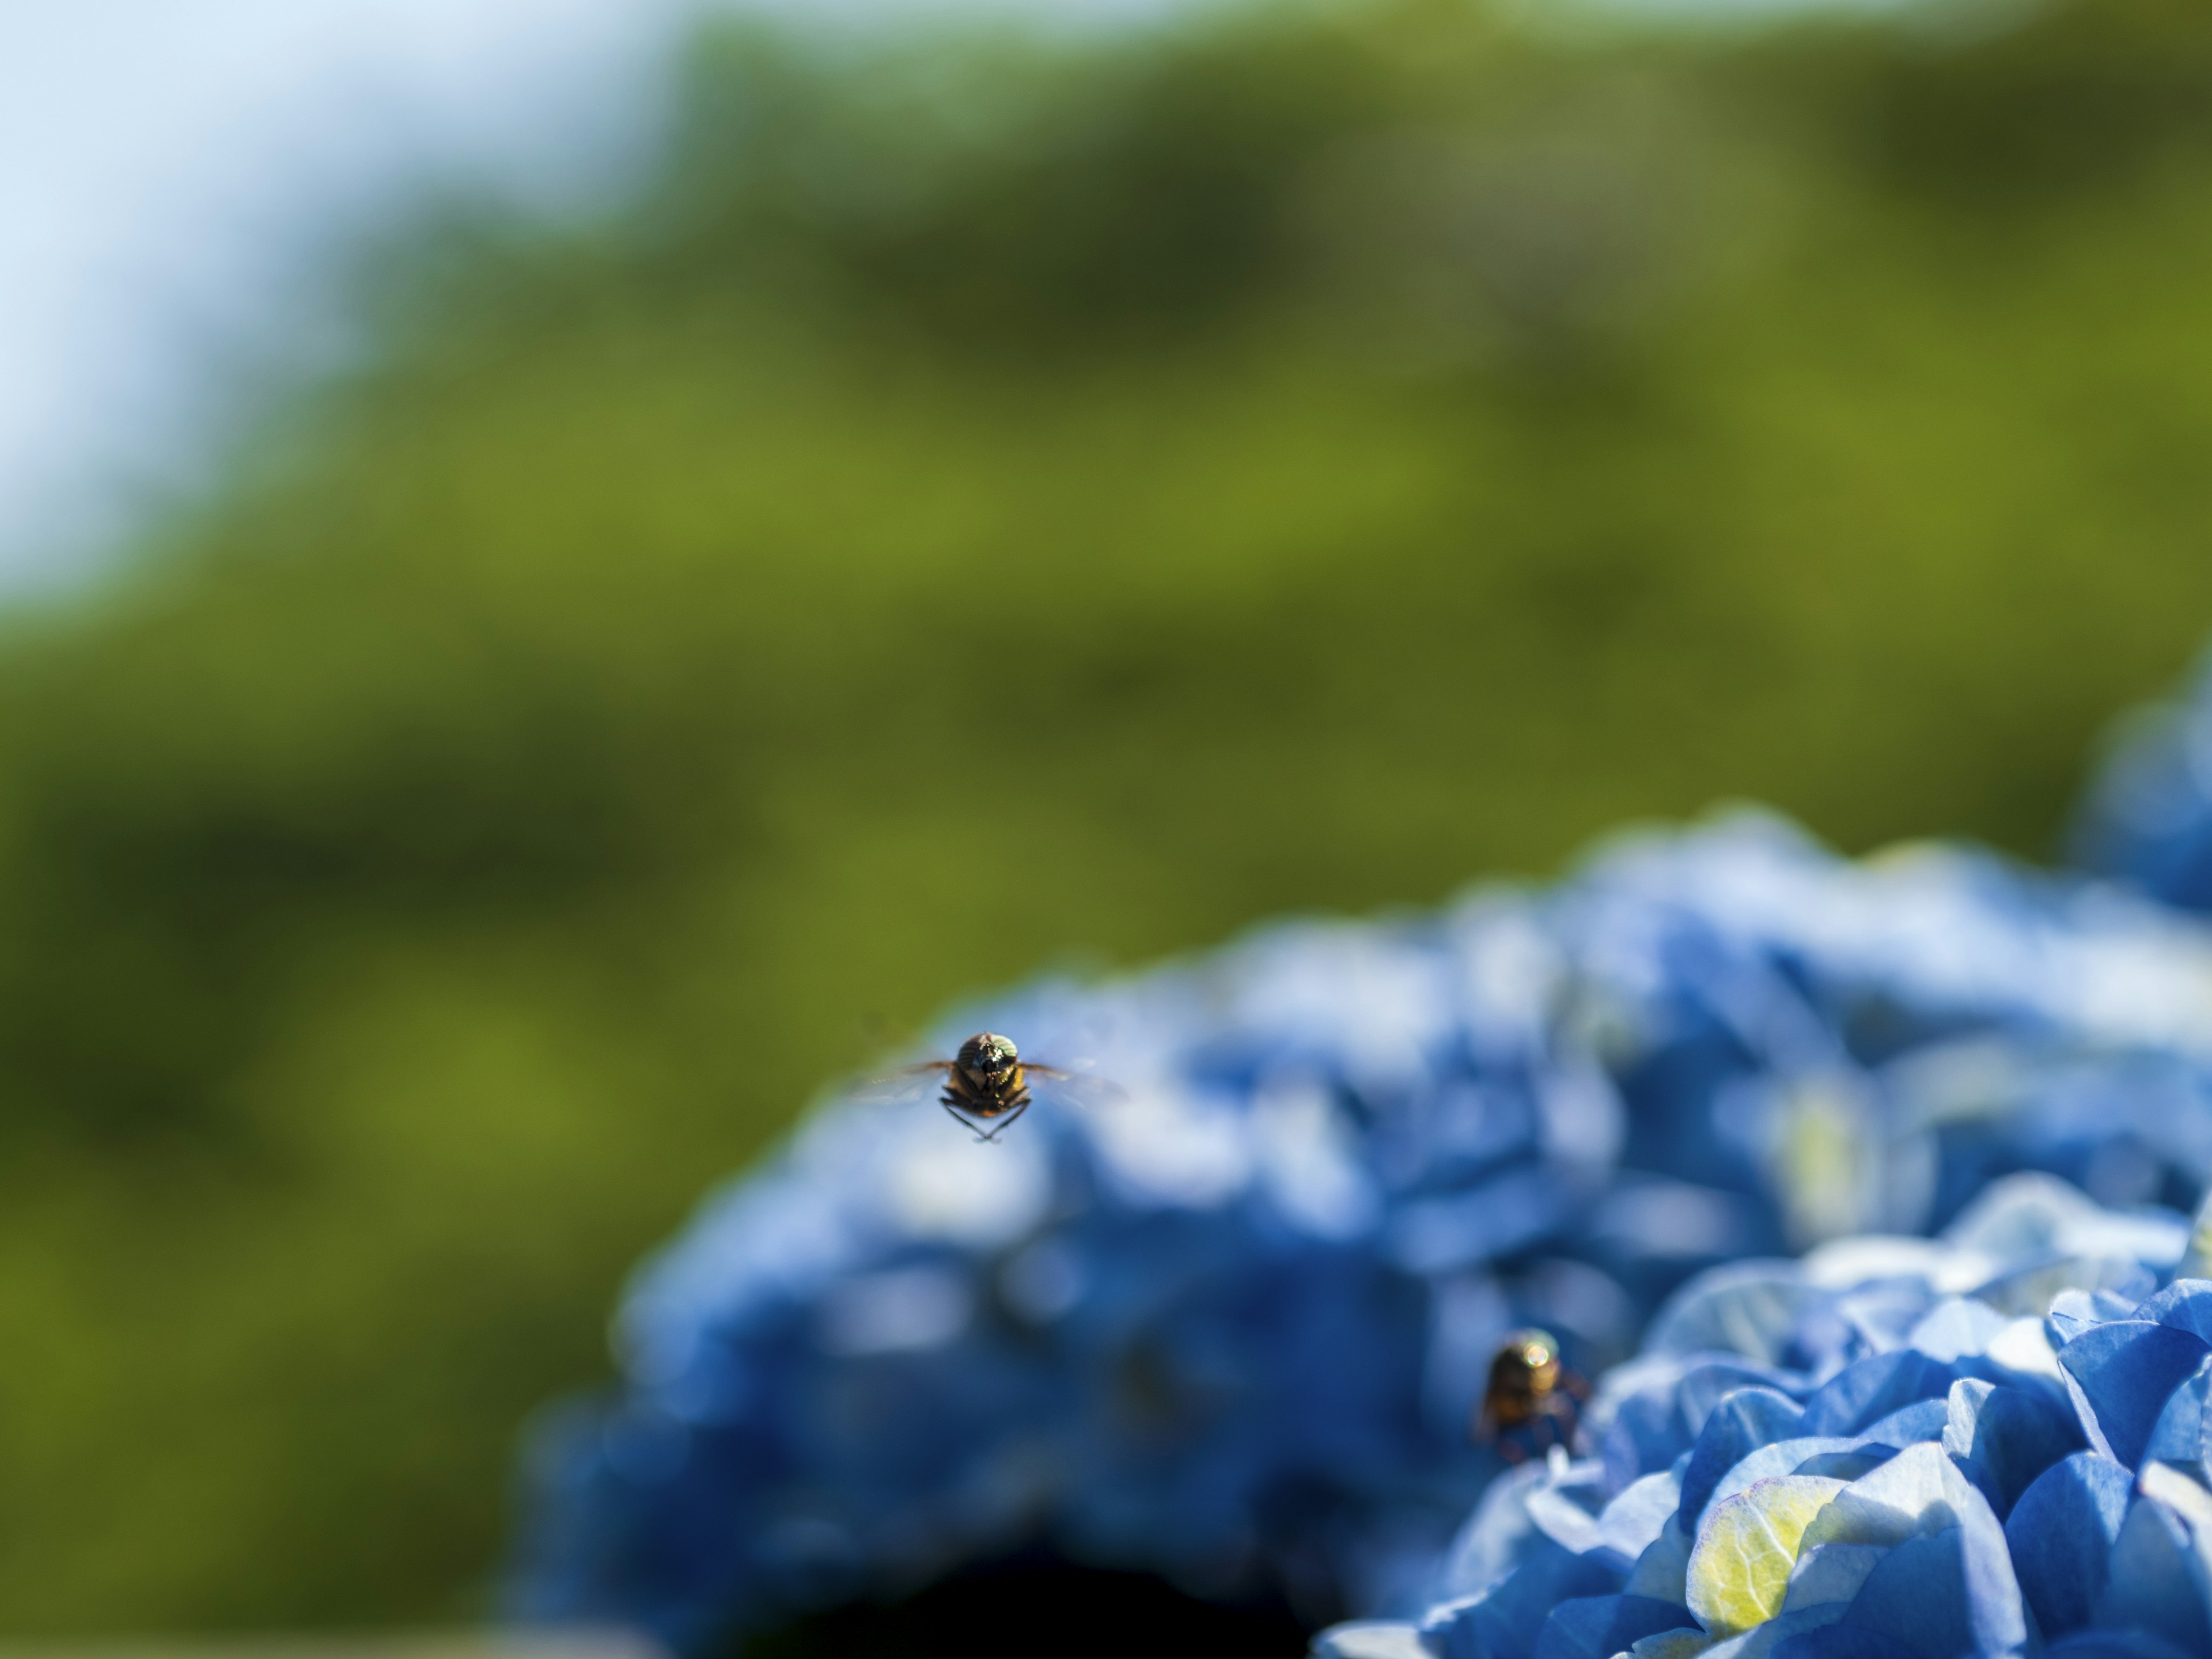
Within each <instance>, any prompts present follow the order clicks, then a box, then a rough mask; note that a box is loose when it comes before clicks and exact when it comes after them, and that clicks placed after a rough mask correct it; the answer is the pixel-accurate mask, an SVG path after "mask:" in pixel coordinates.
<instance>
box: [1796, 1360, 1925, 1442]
mask: <svg viewBox="0 0 2212 1659" xmlns="http://www.w3.org/2000/svg"><path fill="white" fill-rule="evenodd" d="M1958 1376H1959V1373H1958V1372H1957V1371H1956V1370H1954V1369H1953V1368H1952V1367H1951V1366H1949V1365H1947V1364H1944V1363H1943V1362H1942V1360H1940V1359H1930V1358H1929V1357H1928V1356H1927V1355H1926V1354H1924V1353H1916V1352H1913V1351H1912V1350H1911V1349H1910V1348H1904V1349H1899V1351H1898V1352H1894V1353H1878V1354H1870V1355H1869V1356H1868V1357H1867V1358H1864V1359H1862V1360H1859V1361H1858V1362H1857V1364H1850V1365H1846V1366H1845V1367H1844V1369H1843V1370H1841V1371H1838V1373H1837V1374H1836V1375H1835V1376H1832V1377H1831V1378H1829V1379H1828V1381H1827V1382H1826V1383H1823V1384H1822V1385H1821V1386H1820V1389H1817V1390H1816V1391H1815V1392H1814V1395H1813V1397H1812V1398H1811V1399H1810V1400H1808V1401H1806V1402H1805V1420H1804V1423H1803V1425H1802V1427H1803V1430H1804V1432H1806V1433H1807V1434H1819V1435H1850V1434H1858V1433H1861V1432H1863V1431H1864V1430H1865V1428H1866V1425H1868V1424H1869V1423H1876V1422H1879V1421H1881V1419H1883V1418H1885V1417H1887V1416H1888V1415H1889V1414H1890V1413H1892V1412H1893V1411H1896V1410H1898V1409H1899V1407H1904V1406H1909V1405H1911V1404H1912V1403H1913V1402H1914V1401H1917V1400H1940V1399H1942V1397H1943V1396H1944V1395H1947V1394H1948V1393H1949V1392H1950V1390H1951V1384H1952V1383H1954V1382H1955V1381H1956V1380H1957V1379H1958Z"/></svg>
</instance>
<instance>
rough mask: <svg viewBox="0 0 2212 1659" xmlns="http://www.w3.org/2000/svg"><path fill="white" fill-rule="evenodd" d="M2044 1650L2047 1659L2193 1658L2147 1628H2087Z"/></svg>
mask: <svg viewBox="0 0 2212 1659" xmlns="http://www.w3.org/2000/svg"><path fill="white" fill-rule="evenodd" d="M2043 1651H2044V1655H2045V1659H2191V1655H2189V1654H2186V1653H2184V1652H2183V1651H2182V1650H2180V1649H2179V1648H2178V1647H2176V1646H2174V1645H2173V1644H2172V1643H2171V1642H2169V1641H2167V1640H2166V1638H2164V1637H2161V1636H2153V1635H2152V1634H2151V1633H2150V1632H2148V1631H2147V1630H2085V1631H2082V1632H2080V1633H2079V1634H2078V1635H2074V1636H2069V1637H2068V1638H2066V1639H2065V1640H2064V1641H2063V1642H2054V1643H2052V1644H2051V1645H2050V1646H2049V1647H2047V1648H2045V1649H2044V1650H2043Z"/></svg>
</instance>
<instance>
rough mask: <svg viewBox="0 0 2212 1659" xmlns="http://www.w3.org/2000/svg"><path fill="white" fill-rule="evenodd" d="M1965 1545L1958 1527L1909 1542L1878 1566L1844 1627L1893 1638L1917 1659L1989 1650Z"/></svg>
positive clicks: (1944, 1658)
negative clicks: (1978, 1620)
mask: <svg viewBox="0 0 2212 1659" xmlns="http://www.w3.org/2000/svg"><path fill="white" fill-rule="evenodd" d="M1960 1541H1961V1540H1960V1532H1959V1529H1958V1528H1955V1527H1954V1528H1946V1529H1944V1530H1943V1531H1942V1532H1936V1533H1923V1534H1920V1535H1919V1536H1918V1537H1917V1538H1908V1539H1906V1540H1905V1541H1904V1542H1903V1543H1902V1544H1899V1546H1897V1547H1896V1548H1894V1549H1893V1550H1891V1551H1890V1552H1889V1553H1887V1554H1886V1555H1884V1556H1883V1557H1882V1558H1881V1560H1880V1561H1878V1562H1876V1563H1875V1568H1874V1571H1872V1572H1870V1573H1869V1574H1868V1575H1867V1580H1866V1583H1864V1584H1863V1585H1861V1586H1860V1588H1859V1593H1858V1594H1857V1595H1856V1596H1854V1597H1852V1599H1851V1604H1850V1607H1849V1609H1848V1610H1846V1611H1845V1613H1844V1616H1843V1619H1842V1620H1841V1621H1840V1622H1842V1623H1843V1624H1845V1625H1850V1626H1857V1628H1859V1629H1861V1630H1869V1631H1872V1632H1875V1634H1876V1635H1878V1636H1883V1637H1887V1638H1888V1639H1889V1640H1891V1641H1892V1642H1894V1643H1895V1644H1898V1645H1899V1647H1902V1648H1904V1649H1905V1650H1907V1651H1908V1652H1910V1653H1911V1654H1913V1655H1914V1656H1915V1659H1958V1656H1960V1654H1965V1653H1972V1652H1978V1651H1983V1652H1985V1651H1987V1650H1986V1649H1983V1648H1980V1647H1979V1646H1978V1644H1977V1642H1976V1640H1975V1631H1974V1627H1973V1622H1972V1606H1971V1601H1972V1592H1971V1591H1970V1589H1969V1588H1968V1585H1967V1582H1966V1560H1965V1559H1964V1555H1963V1553H1962V1551H1961V1549H1960Z"/></svg>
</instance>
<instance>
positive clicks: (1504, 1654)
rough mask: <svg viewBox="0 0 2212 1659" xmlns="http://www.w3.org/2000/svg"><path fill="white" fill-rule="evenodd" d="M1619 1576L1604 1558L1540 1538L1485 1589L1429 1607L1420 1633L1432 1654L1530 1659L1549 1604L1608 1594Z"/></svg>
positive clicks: (1444, 1658) (1443, 1658) (1456, 1658)
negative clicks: (1580, 1552) (1520, 1560)
mask: <svg viewBox="0 0 2212 1659" xmlns="http://www.w3.org/2000/svg"><path fill="white" fill-rule="evenodd" d="M1621 1578H1622V1574H1621V1573H1620V1572H1619V1571H1617V1570H1615V1569H1614V1568H1613V1567H1611V1566H1609V1565H1607V1564H1606V1563H1605V1562H1604V1561H1601V1560H1598V1559H1593V1558H1592V1557H1589V1556H1585V1555H1576V1554H1574V1553H1571V1552H1570V1551H1567V1550H1563V1549H1561V1548H1560V1547H1559V1546H1558V1545H1557V1544H1555V1543H1553V1541H1551V1540H1550V1539H1548V1538H1539V1539H1537V1540H1536V1541H1535V1542H1534V1544H1533V1545H1532V1546H1531V1547H1530V1548H1529V1550H1528V1554H1527V1556H1526V1557H1525V1558H1524V1559H1522V1563H1521V1565H1519V1567H1517V1568H1516V1569H1515V1571H1512V1572H1510V1573H1509V1574H1507V1575H1506V1576H1505V1577H1504V1578H1502V1579H1500V1580H1499V1581H1498V1583H1495V1584H1492V1586H1490V1588H1489V1589H1486V1590H1483V1591H1482V1592H1480V1594H1479V1595H1471V1596H1466V1597H1463V1598H1462V1599H1461V1600H1458V1601H1446V1602H1444V1603H1443V1604H1442V1605H1441V1606H1439V1607H1433V1608H1431V1610H1430V1612H1429V1614H1428V1616H1427V1617H1426V1618H1425V1619H1424V1620H1422V1621H1421V1637H1422V1639H1423V1641H1425V1643H1426V1644H1428V1646H1429V1649H1430V1650H1431V1652H1433V1653H1435V1654H1436V1655H1437V1659H1534V1654H1535V1648H1536V1638H1537V1637H1538V1636H1539V1635H1540V1634H1541V1632H1542V1631H1543V1628H1544V1621H1545V1620H1546V1619H1547V1618H1549V1617H1550V1616H1551V1612H1552V1609H1553V1607H1557V1606H1559V1603H1560V1602H1562V1601H1571V1600H1573V1599H1574V1598H1576V1597H1577V1596H1585V1595H1610V1594H1612V1593H1613V1592H1615V1591H1617V1590H1619V1589H1620V1585H1621Z"/></svg>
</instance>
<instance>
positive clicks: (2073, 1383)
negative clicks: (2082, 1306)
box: [2058, 1319, 2212, 1468]
mask: <svg viewBox="0 0 2212 1659" xmlns="http://www.w3.org/2000/svg"><path fill="white" fill-rule="evenodd" d="M2207 1352H2212V1349H2208V1348H2207V1347H2206V1346H2205V1343H2204V1341H2203V1339H2202V1338H2200V1337H2197V1336H2194V1335H2191V1334H2190V1333H2189V1332H2187V1331H2182V1330H2176V1329H2175V1328H2173V1327H2172V1326H2171V1325H2155V1324H2153V1323H2151V1322H2148V1321H2147V1320H2135V1319H2127V1320H2117V1321H2114V1322H2112V1323H2111V1324H2107V1325H2099V1326H2096V1327H2095V1328H2092V1329H2089V1330H2086V1331H2084V1332H2082V1333H2081V1335H2079V1336H2077V1337H2075V1339H2074V1340H2072V1341H2070V1342H2069V1343H2068V1344H2067V1345H2066V1346H2064V1347H2063V1348H2061V1349H2060V1350H2059V1351H2058V1364H2059V1366H2060V1368H2061V1369H2062V1370H2063V1371H2064V1372H2065V1374H2066V1376H2067V1379H2068V1387H2069V1392H2071V1393H2072V1395H2074V1401H2075V1408H2076V1409H2077V1410H2078V1411H2080V1412H2081V1419H2082V1426H2083V1428H2084V1429H2086V1430H2087V1432H2088V1436H2089V1443H2090V1445H2091V1447H2092V1448H2093V1449H2096V1450H2098V1451H2101V1452H2103V1453H2105V1454H2106V1455H2107V1456H2110V1457H2114V1458H2117V1459H2118V1460H2119V1461H2120V1462H2123V1463H2125V1464H2126V1465H2128V1467H2129V1468H2134V1467H2135V1466H2136V1464H2137V1463H2139V1462H2142V1455H2143V1449H2144V1448H2145V1447H2146V1446H2148V1444H2149V1443H2150V1437H2151V1431H2152V1430H2153V1429H2154V1428H2155V1427H2156V1426H2157V1424H2158V1419H2159V1414H2160V1412H2162V1411H2163V1410H2164V1409H2165V1408H2166V1401H2167V1399H2168V1398H2169V1397H2170V1396H2171V1395H2172V1393H2173V1391H2174V1390H2175V1389H2178V1388H2179V1387H2180V1386H2181V1384H2182V1383H2184V1382H2185V1380H2187V1378H2188V1376H2190V1374H2191V1372H2192V1371H2194V1370H2196V1369H2197V1366H2199V1365H2200V1364H2203V1361H2204V1356H2205V1354H2206V1353H2207Z"/></svg>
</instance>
